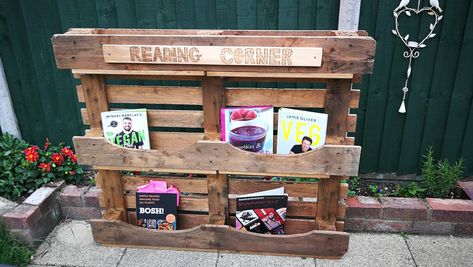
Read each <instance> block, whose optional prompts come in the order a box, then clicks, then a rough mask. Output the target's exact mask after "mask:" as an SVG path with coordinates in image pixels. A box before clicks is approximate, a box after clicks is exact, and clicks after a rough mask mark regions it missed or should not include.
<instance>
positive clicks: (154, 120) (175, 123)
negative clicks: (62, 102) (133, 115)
mask: <svg viewBox="0 0 473 267" xmlns="http://www.w3.org/2000/svg"><path fill="white" fill-rule="evenodd" d="M110 110H121V109H118V108H111V109H110ZM146 112H147V116H148V126H149V127H182V128H202V127H203V123H204V114H203V112H202V111H200V110H154V109H147V110H146ZM80 113H81V115H82V120H83V123H84V124H85V125H88V124H89V123H90V122H89V115H88V112H87V109H86V108H81V110H80Z"/></svg>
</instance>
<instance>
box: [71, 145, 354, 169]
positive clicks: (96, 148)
mask: <svg viewBox="0 0 473 267" xmlns="http://www.w3.org/2000/svg"><path fill="white" fill-rule="evenodd" d="M73 141H74V147H75V149H76V152H77V154H78V155H79V161H80V164H84V165H91V166H95V167H96V168H97V169H108V170H138V171H139V170H148V171H166V172H177V173H197V172H199V173H209V174H210V173H215V172H216V171H219V172H222V173H224V172H225V173H226V174H231V173H232V172H236V173H238V174H241V173H242V172H248V173H250V174H251V175H258V174H259V175H268V174H269V175H272V176H299V175H312V177H318V175H347V176H356V175H358V165H359V160H360V152H361V148H360V147H358V146H345V145H325V146H323V147H321V148H319V149H316V150H313V151H309V152H306V153H303V154H297V155H274V154H258V153H251V152H247V151H243V150H240V149H238V148H235V147H233V146H232V145H230V144H228V143H224V142H218V141H199V142H197V143H195V144H194V145H192V146H190V147H188V148H187V149H185V150H182V151H177V152H172V153H171V152H168V151H166V150H135V149H127V148H123V147H119V146H117V145H114V144H112V143H110V142H108V141H107V140H106V139H105V138H100V137H78V136H76V137H74V138H73ZM168 143H171V142H168Z"/></svg>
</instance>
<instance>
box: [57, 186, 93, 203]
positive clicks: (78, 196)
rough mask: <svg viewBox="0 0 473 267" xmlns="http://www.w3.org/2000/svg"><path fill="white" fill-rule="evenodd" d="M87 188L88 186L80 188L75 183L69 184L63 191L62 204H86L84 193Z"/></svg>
mask: <svg viewBox="0 0 473 267" xmlns="http://www.w3.org/2000/svg"><path fill="white" fill-rule="evenodd" d="M86 190H87V188H86V187H81V188H78V187H77V186H74V185H68V186H66V187H65V188H64V190H63V191H62V193H61V195H60V197H61V206H63V207H64V206H72V207H82V206H84V202H83V199H82V198H83V194H84V193H85V191H86Z"/></svg>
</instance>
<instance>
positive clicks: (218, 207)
mask: <svg viewBox="0 0 473 267" xmlns="http://www.w3.org/2000/svg"><path fill="white" fill-rule="evenodd" d="M207 190H208V192H209V223H210V224H228V177H227V175H224V174H216V175H214V174H209V175H207Z"/></svg>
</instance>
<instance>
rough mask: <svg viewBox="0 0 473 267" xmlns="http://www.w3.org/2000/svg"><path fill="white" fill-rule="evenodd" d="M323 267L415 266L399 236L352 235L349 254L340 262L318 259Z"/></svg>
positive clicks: (318, 263) (317, 264)
mask: <svg viewBox="0 0 473 267" xmlns="http://www.w3.org/2000/svg"><path fill="white" fill-rule="evenodd" d="M315 263H316V266H317V267H323V266H350V267H353V266H357V267H360V266H369V267H373V266H415V264H414V261H413V259H412V257H411V254H410V252H409V249H408V247H407V245H406V242H405V240H404V238H403V237H402V236H400V235H397V234H373V233H350V244H349V246H348V252H347V253H346V254H345V256H343V258H341V259H340V260H321V259H316V261H315Z"/></svg>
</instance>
